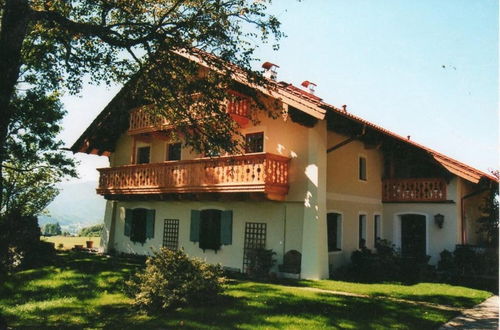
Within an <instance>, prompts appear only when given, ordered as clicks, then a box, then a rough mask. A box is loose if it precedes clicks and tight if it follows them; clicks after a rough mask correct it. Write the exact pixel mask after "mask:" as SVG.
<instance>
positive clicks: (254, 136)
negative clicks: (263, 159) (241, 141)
mask: <svg viewBox="0 0 500 330" xmlns="http://www.w3.org/2000/svg"><path fill="white" fill-rule="evenodd" d="M263 151H264V133H263V132H258V133H251V134H246V135H245V153H247V154H250V153H255V152H263Z"/></svg>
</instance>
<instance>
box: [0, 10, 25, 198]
mask: <svg viewBox="0 0 500 330" xmlns="http://www.w3.org/2000/svg"><path fill="white" fill-rule="evenodd" d="M29 16H30V7H29V4H28V0H6V1H5V5H4V8H3V13H2V20H1V23H0V24H1V25H0V75H1V79H0V192H3V178H2V175H3V170H2V169H3V168H2V165H3V162H4V161H5V160H6V159H7V157H8V155H7V154H6V150H5V142H6V139H7V133H8V127H9V124H10V121H11V119H12V113H11V110H10V107H9V105H10V102H11V100H12V96H13V95H14V92H15V86H16V84H17V81H18V79H19V73H20V68H21V63H22V59H21V48H22V45H23V41H24V39H25V37H26V34H27V31H28V24H29V20H30V17H29ZM2 199H3V198H2V194H1V193H0V207H1V206H2V205H3V200H2Z"/></svg>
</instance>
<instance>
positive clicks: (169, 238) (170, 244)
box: [163, 219, 179, 250]
mask: <svg viewBox="0 0 500 330" xmlns="http://www.w3.org/2000/svg"><path fill="white" fill-rule="evenodd" d="M163 247H166V248H167V249H170V250H177V249H178V247H179V220H178V219H165V223H164V224H163Z"/></svg>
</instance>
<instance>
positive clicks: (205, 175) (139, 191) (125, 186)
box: [97, 153, 290, 200]
mask: <svg viewBox="0 0 500 330" xmlns="http://www.w3.org/2000/svg"><path fill="white" fill-rule="evenodd" d="M289 161H290V159H289V158H287V157H283V156H278V155H273V154H269V153H259V154H249V155H240V156H228V157H218V158H202V159H194V160H183V161H175V162H165V163H155V164H140V165H126V166H119V167H111V168H101V169H99V172H100V178H99V187H98V188H97V193H98V194H100V195H105V196H107V197H108V196H109V197H112V196H113V195H134V194H135V195H152V194H169V193H176V194H178V193H206V192H210V193H214V192H217V193H234V192H257V193H264V194H266V195H267V197H268V198H269V199H273V200H283V199H284V198H285V196H286V194H287V193H288V163H289Z"/></svg>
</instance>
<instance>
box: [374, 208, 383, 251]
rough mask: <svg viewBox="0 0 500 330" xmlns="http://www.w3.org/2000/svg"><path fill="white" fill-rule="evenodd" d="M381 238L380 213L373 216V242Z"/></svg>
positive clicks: (375, 242)
mask: <svg viewBox="0 0 500 330" xmlns="http://www.w3.org/2000/svg"><path fill="white" fill-rule="evenodd" d="M381 239H382V219H381V217H380V215H378V214H375V215H374V216H373V242H374V244H375V245H376V244H377V242H378V241H379V240H381Z"/></svg>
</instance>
